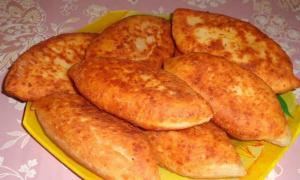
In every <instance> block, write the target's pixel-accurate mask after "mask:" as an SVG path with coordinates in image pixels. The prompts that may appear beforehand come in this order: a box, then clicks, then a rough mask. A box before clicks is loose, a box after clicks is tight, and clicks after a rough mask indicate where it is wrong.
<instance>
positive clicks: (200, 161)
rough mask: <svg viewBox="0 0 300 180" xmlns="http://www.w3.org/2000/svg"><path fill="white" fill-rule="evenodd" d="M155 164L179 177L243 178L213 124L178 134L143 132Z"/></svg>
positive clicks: (226, 141)
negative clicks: (152, 151) (153, 155)
mask: <svg viewBox="0 0 300 180" xmlns="http://www.w3.org/2000/svg"><path fill="white" fill-rule="evenodd" d="M145 134H146V135H147V137H148V139H149V142H150V144H151V147H152V149H153V150H154V153H155V156H156V159H157V161H158V162H159V164H160V165H161V166H162V167H165V168H167V169H169V170H171V171H173V172H175V173H178V174H180V175H182V176H188V177H191V178H223V177H237V176H243V175H245V170H244V168H243V166H242V164H241V161H240V158H239V156H238V154H237V153H236V152H235V149H234V147H233V145H232V144H231V142H230V140H229V138H228V137H227V135H226V133H225V132H223V131H222V130H221V129H220V128H218V127H217V126H215V125H214V124H213V123H205V124H202V125H199V126H194V127H192V128H188V129H184V130H178V131H146V132H145Z"/></svg>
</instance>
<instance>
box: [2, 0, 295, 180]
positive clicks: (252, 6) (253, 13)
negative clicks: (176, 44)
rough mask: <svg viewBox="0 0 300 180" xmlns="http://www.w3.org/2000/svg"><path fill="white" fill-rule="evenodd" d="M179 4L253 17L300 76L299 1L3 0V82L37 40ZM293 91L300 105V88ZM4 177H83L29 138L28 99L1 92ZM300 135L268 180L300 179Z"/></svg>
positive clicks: (247, 19) (154, 11) (174, 6)
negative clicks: (112, 15)
mask: <svg viewBox="0 0 300 180" xmlns="http://www.w3.org/2000/svg"><path fill="white" fill-rule="evenodd" d="M178 7H185V8H192V9H198V10H204V11H211V12H218V13H223V14H226V15H230V16H233V17H237V18H240V19H243V20H245V21H249V22H251V23H252V24H255V25H256V26H257V27H259V28H260V29H261V30H263V31H264V32H265V33H267V34H268V35H269V36H270V37H272V38H273V39H275V40H276V41H277V42H278V43H279V44H280V45H281V46H282V47H283V48H284V49H285V50H286V51H287V53H288V54H289V56H290V57H291V59H292V61H293V64H294V72H295V74H296V75H297V76H298V77H300V48H299V47H300V1H299V0H278V1H273V0H259V1H256V0H241V1H235V0H211V1H209V0H177V1H174V0H165V1H160V0H151V1H147V0H114V1H109V0H101V1H97V0H89V1H84V0H52V1H47V0H44V1H42V0H41V1H33V0H0V42H1V43H0V83H1V84H2V81H3V78H4V77H5V74H6V72H7V70H8V67H9V66H10V64H11V63H12V62H13V61H14V60H15V59H16V58H17V57H18V55H20V54H21V53H22V52H24V51H25V50H26V49H28V48H29V47H31V46H32V45H33V44H35V43H37V42H39V41H41V40H43V39H46V38H48V37H50V36H53V35H56V34H60V33H63V32H71V31H74V30H76V29H78V28H80V27H82V26H84V25H85V24H87V23H89V22H91V21H93V20H94V19H95V18H97V17H99V16H103V15H104V14H105V13H106V12H108V11H110V10H124V9H131V10H138V11H141V12H150V13H155V14H160V13H170V12H172V11H173V10H174V9H176V8H178ZM294 94H295V95H296V97H297V99H298V103H300V89H298V90H295V91H294ZM0 107H1V110H0V112H1V113H0V179H22V180H23V179H24V180H25V179H50V180H54V179H79V177H78V176H76V175H75V174H74V173H72V172H71V171H70V170H69V169H68V168H66V167H65V166H64V165H63V164H61V163H60V162H59V161H58V160H57V159H55V158H54V157H53V156H52V155H51V154H50V153H49V152H47V151H46V150H45V149H43V148H42V147H41V146H40V145H39V144H38V143H37V142H36V141H35V140H34V139H32V138H31V137H30V135H28V134H27V133H26V131H25V130H24V128H23V127H22V125H21V120H22V114H23V109H24V103H20V102H18V101H16V100H14V99H11V98H9V97H7V96H5V95H4V94H2V93H0ZM299 150H300V138H299V139H298V140H297V141H296V142H295V143H294V144H293V146H292V147H291V149H290V150H289V151H288V152H287V153H286V154H285V155H284V157H283V158H282V160H281V161H280V162H279V163H278V164H277V166H276V167H275V168H274V169H273V170H272V171H271V173H270V174H269V176H268V177H267V179H269V180H273V179H276V180H286V179H289V180H296V179H300V156H299V152H300V151H299Z"/></svg>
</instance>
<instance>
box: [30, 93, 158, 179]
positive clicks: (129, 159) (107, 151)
mask: <svg viewBox="0 0 300 180" xmlns="http://www.w3.org/2000/svg"><path fill="white" fill-rule="evenodd" d="M33 107H34V109H35V111H36V114H37V117H38V120H39V122H40V123H41V125H42V127H43V129H44V131H45V133H46V134H47V135H48V137H49V138H51V139H52V140H53V141H54V142H55V143H56V144H57V145H58V146H59V147H60V148H62V150H63V151H64V152H66V153H67V154H68V155H70V156H71V157H72V158H74V159H75V160H76V161H78V162H79V163H81V164H83V165H84V166H85V167H87V168H88V169H90V170H91V171H93V172H95V173H96V174H98V175H99V176H101V177H103V178H105V179H148V180H150V179H159V174H158V166H157V165H156V163H155V161H154V159H153V157H152V154H151V151H150V147H149V144H148V142H147V140H146V139H145V137H144V136H143V134H142V132H141V131H140V130H139V129H138V128H136V127H134V126H132V125H130V124H128V123H126V122H124V121H122V120H120V119H118V118H116V117H113V116H112V115H109V114H108V113H106V112H104V111H101V110H99V109H97V108H96V107H94V106H93V105H91V104H90V103H88V102H87V101H86V100H85V99H84V98H82V97H80V96H78V95H75V94H73V95H71V94H63V93H60V94H53V95H50V96H46V97H43V98H41V99H39V100H37V101H35V102H33Z"/></svg>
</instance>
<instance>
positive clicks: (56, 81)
mask: <svg viewBox="0 0 300 180" xmlns="http://www.w3.org/2000/svg"><path fill="white" fill-rule="evenodd" d="M95 37H96V34H93V33H68V34H61V35H58V36H54V37H51V38H49V39H47V40H45V41H42V42H40V43H38V44H36V45H34V46H32V47H31V48H30V49H28V50H27V51H25V52H24V53H23V54H22V55H20V56H19V57H18V59H17V60H16V61H15V62H14V63H13V65H12V66H11V68H10V69H9V72H8V74H7V75H6V78H5V82H4V84H3V87H4V88H3V89H4V91H5V93H7V94H8V95H10V96H13V97H15V98H17V99H20V100H22V101H33V100H36V99H38V98H40V97H43V96H45V95H48V94H51V93H54V92H74V89H73V86H72V84H71V82H70V80H69V78H68V76H67V75H66V72H67V69H68V68H69V66H71V65H73V64H75V63H78V62H79V61H80V60H81V59H82V58H83V57H84V54H85V50H86V48H87V46H88V44H89V43H90V41H91V40H92V39H93V38H95Z"/></svg>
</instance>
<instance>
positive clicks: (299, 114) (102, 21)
mask: <svg viewBox="0 0 300 180" xmlns="http://www.w3.org/2000/svg"><path fill="white" fill-rule="evenodd" d="M134 14H138V13H137V12H135V11H112V12H109V13H107V14H106V15H105V16H103V17H102V18H99V19H97V20H96V21H94V22H93V23H92V24H89V25H86V26H85V27H83V28H82V29H80V30H79V31H80V32H101V31H102V30H103V29H105V28H106V27H107V26H109V25H110V24H112V23H114V22H116V21H118V20H120V19H122V18H124V17H127V16H130V15H134ZM164 17H166V18H168V16H164ZM280 100H281V104H282V107H283V109H284V111H285V113H286V114H289V115H287V116H286V117H287V119H288V122H289V125H290V127H291V130H292V134H293V138H292V142H294V141H295V140H296V138H297V136H298V135H299V132H300V128H299V125H300V123H299V121H298V120H299V118H300V106H299V105H297V104H296V100H295V96H294V95H293V94H292V93H291V92H289V93H286V94H284V95H281V98H280ZM30 106H31V103H27V105H26V109H25V113H24V117H23V126H24V127H25V129H26V130H27V131H28V132H29V134H30V135H31V136H32V137H34V138H35V139H36V140H37V141H38V142H39V143H40V144H41V145H42V146H43V147H44V148H45V149H47V150H48V151H49V152H50V153H52V154H53V155H54V156H55V157H56V158H57V159H59V160H60V161H61V162H62V163H63V164H65V165H66V166H67V167H68V168H70V169H71V170H72V171H74V172H75V173H76V174H77V175H79V176H80V177H81V178H83V179H101V178H100V177H98V176H97V175H95V174H94V173H92V172H91V171H89V170H88V169H86V168H85V167H83V166H81V165H80V164H78V163H77V162H75V161H74V160H73V159H72V158H70V157H69V156H68V155H66V154H65V153H64V152H63V151H62V150H61V149H60V148H59V147H57V146H56V145H55V144H54V143H53V142H52V141H51V140H50V139H49V138H48V137H47V136H46V135H45V133H44V132H43V130H42V128H41V126H40V124H39V122H38V121H37V119H36V116H35V113H34V111H32V110H31V109H30ZM233 143H234V145H235V147H236V150H237V152H238V153H239V155H240V156H241V159H242V162H243V165H244V166H245V167H246V168H247V175H246V176H245V177H243V178H241V179H243V180H253V179H255V180H256V179H264V178H265V177H266V176H267V175H268V173H269V172H270V170H272V169H273V167H274V166H275V165H276V164H277V162H278V161H279V159H280V158H281V157H282V155H283V154H284V152H286V151H287V150H288V148H289V147H290V146H289V147H285V148H282V147H278V146H275V145H272V144H269V143H265V142H262V141H252V142H245V141H244V142H242V141H236V140H233ZM160 175H161V179H162V180H174V179H176V180H187V179H189V178H186V177H182V176H179V175H177V174H174V173H172V172H170V171H167V170H165V169H163V168H160ZM227 180H229V179H227Z"/></svg>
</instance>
